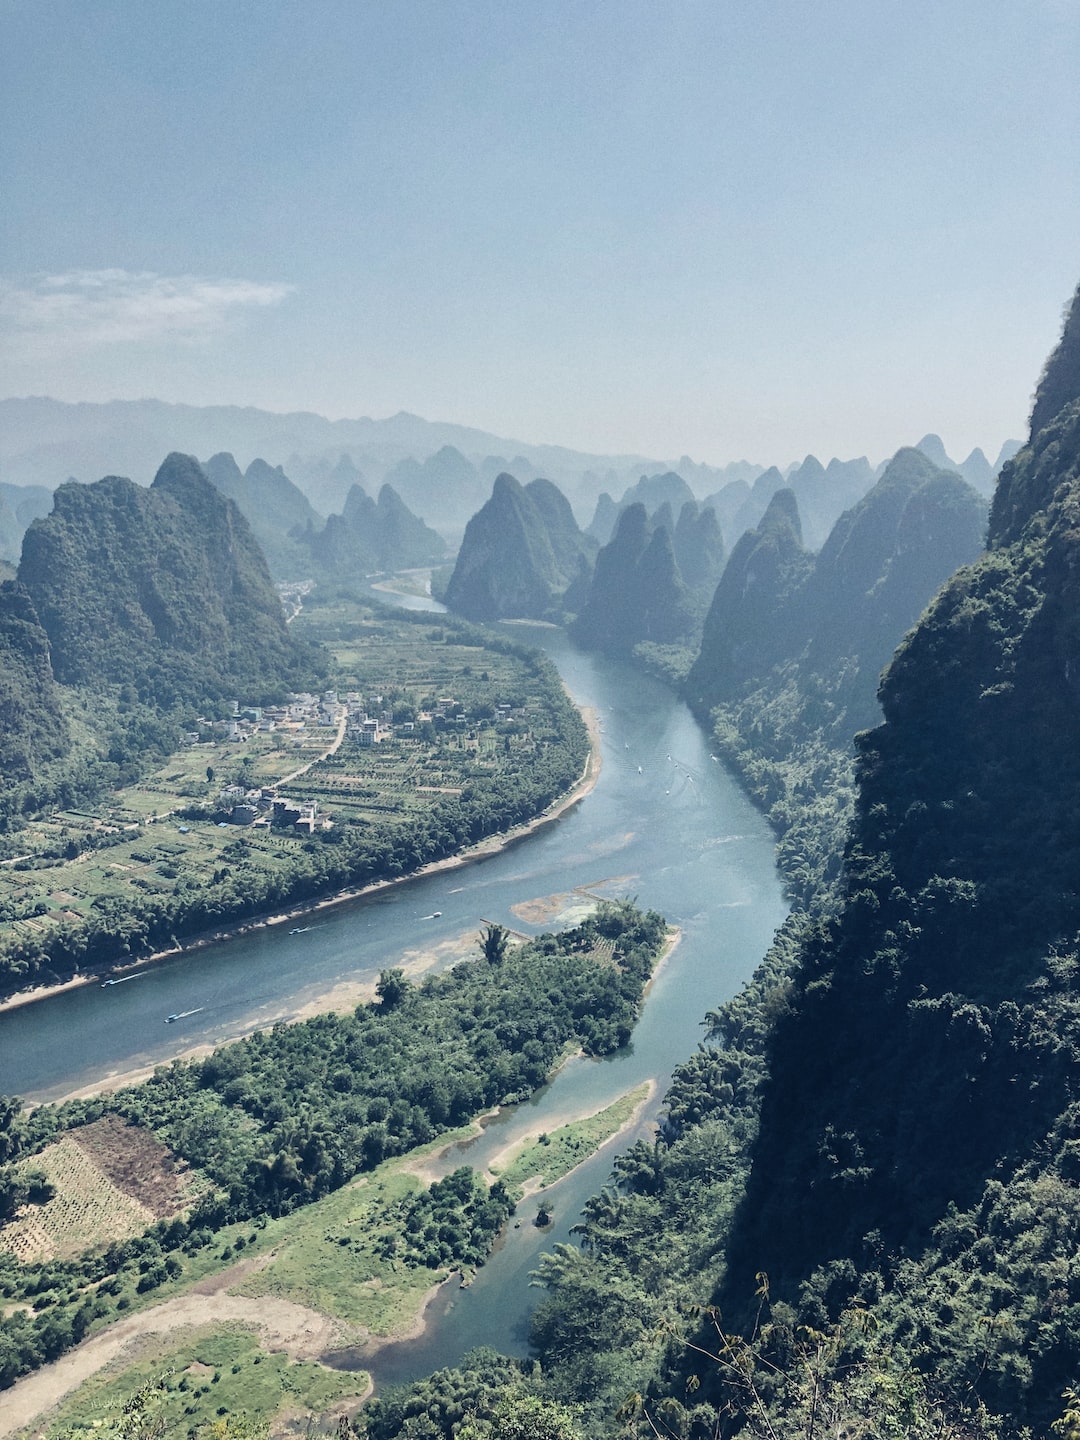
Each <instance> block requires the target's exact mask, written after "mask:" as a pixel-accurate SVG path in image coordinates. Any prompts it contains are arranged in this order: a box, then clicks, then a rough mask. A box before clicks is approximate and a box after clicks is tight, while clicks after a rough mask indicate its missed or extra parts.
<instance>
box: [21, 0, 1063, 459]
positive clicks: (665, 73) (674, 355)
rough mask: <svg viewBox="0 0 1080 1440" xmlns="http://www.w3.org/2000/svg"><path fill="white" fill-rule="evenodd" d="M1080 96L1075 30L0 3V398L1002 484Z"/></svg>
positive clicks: (732, 17)
mask: <svg viewBox="0 0 1080 1440" xmlns="http://www.w3.org/2000/svg"><path fill="white" fill-rule="evenodd" d="M1078 77H1080V0H1009V3H1005V0H932V3H924V0H902V3H899V0H896V3H894V0H817V3H815V0H798V3H795V0H712V3H696V0H686V3H679V0H666V3H660V0H653V3H640V0H605V3H598V0H552V3H543V0H534V3H531V4H528V5H525V4H514V3H512V0H495V3H472V0H470V3H457V0H432V3H395V0H370V3H368V0H340V3H332V0H290V3H280V0H257V3H256V0H252V3H245V0H209V3H207V0H182V3H181V0H163V3H147V0H116V3H107V0H0V272H2V273H0V395H27V394H51V395H55V396H58V397H60V398H62V399H69V400H78V399H87V400H103V399H110V398H114V397H120V398H134V397H138V396H145V395H155V396H159V397H161V398H163V399H167V400H184V401H190V402H193V403H199V404H205V403H231V404H251V405H259V406H263V407H266V408H268V409H276V410H289V409H312V410H317V411H319V412H321V413H323V414H327V415H330V416H334V417H337V416H345V415H349V416H354V415H373V416H382V415H388V414H391V413H393V412H395V411H397V410H402V409H405V410H411V411H414V412H416V413H418V414H421V415H424V416H425V417H427V418H429V419H446V420H456V421H460V422H462V423H466V424H474V425H479V426H483V427H485V428H488V429H491V430H494V431H496V432H498V433H501V434H503V435H508V436H512V437H515V438H521V439H523V440H527V441H544V440H548V441H554V442H561V443H565V444H568V445H573V446H575V447H580V448H584V449H591V450H598V451H638V452H641V453H644V454H648V455H653V456H658V457H667V458H677V457H678V456H679V455H680V454H682V453H683V452H688V453H690V454H691V455H693V456H694V458H696V459H706V460H710V461H713V462H722V461H724V460H729V459H735V458H738V457H741V456H744V455H745V456H747V457H748V458H751V459H758V460H761V461H774V460H775V461H784V460H786V459H791V458H794V457H796V456H801V455H802V454H804V453H805V452H807V451H814V452H815V453H817V454H818V455H820V456H822V457H824V458H827V457H828V456H830V455H832V454H839V455H843V456H850V455H855V454H859V453H863V452H866V453H869V454H870V455H871V457H872V458H875V459H877V458H880V457H881V456H883V455H885V454H886V453H889V452H891V451H892V450H893V449H895V448H896V446H897V445H899V444H901V443H904V442H910V441H912V440H915V439H918V437H919V436H920V435H922V434H923V433H924V432H925V431H927V430H937V431H938V432H939V433H940V434H941V435H942V436H943V438H944V440H945V442H946V446H947V448H948V449H949V450H950V452H951V453H953V454H954V455H956V456H957V457H958V458H962V456H963V455H964V454H966V453H967V450H968V449H970V448H971V446H973V445H975V444H981V445H982V446H983V447H984V448H985V449H987V450H988V451H989V452H990V456H991V459H993V455H994V452H995V451H996V448H997V446H998V445H999V444H1000V443H1001V441H1002V440H1004V439H1005V438H1006V437H1007V436H1010V435H1017V436H1019V435H1021V434H1022V433H1023V430H1024V424H1025V420H1026V416H1027V411H1028V406H1029V400H1030V395H1031V392H1032V389H1033V387H1034V383H1035V380H1036V378H1037V375H1038V371H1039V368H1040V366H1041V364H1042V361H1043V359H1044V358H1045V355H1046V353H1047V351H1048V349H1049V348H1050V347H1051V345H1052V344H1053V343H1054V341H1055V340H1056V338H1057V335H1058V332H1059V327H1060V320H1061V312H1062V307H1063V306H1064V304H1065V302H1066V300H1067V299H1068V297H1069V295H1070V294H1071V292H1072V289H1073V287H1074V286H1075V284H1076V282H1077V280H1078V279H1080V98H1078V97H1080V84H1078Z"/></svg>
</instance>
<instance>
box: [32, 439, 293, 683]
mask: <svg viewBox="0 0 1080 1440" xmlns="http://www.w3.org/2000/svg"><path fill="white" fill-rule="evenodd" d="M19 581H20V583H21V584H22V585H23V586H24V587H25V588H26V590H27V592H28V593H29V595H30V598H31V600H32V602H33V605H34V608H35V610H36V612H37V614H38V616H39V618H40V620H41V623H42V625H43V627H44V629H45V631H46V632H47V634H48V636H49V642H50V645H51V649H52V664H53V670H54V673H55V675H56V678H57V679H58V680H60V681H61V682H62V683H63V684H67V685H90V686H94V685H102V684H107V685H108V684H111V685H129V686H131V687H132V688H133V689H134V690H135V691H136V693H138V694H139V695H140V696H141V697H142V698H145V699H152V700H153V701H155V702H156V703H158V704H163V705H170V704H173V703H176V702H177V701H181V700H184V701H189V702H194V703H198V702H200V701H202V700H204V699H208V698H221V697H226V696H230V695H242V696H245V697H248V696H250V697H252V698H255V697H257V696H260V695H263V694H266V693H269V692H273V691H274V690H275V689H276V690H279V691H280V690H281V689H283V688H285V687H287V685H288V684H289V683H290V682H291V681H294V680H295V679H298V678H299V677H300V676H301V674H302V673H304V672H305V670H310V668H311V661H312V657H310V656H302V655H301V653H300V651H299V650H298V648H297V647H296V645H295V644H294V643H293V641H292V640H291V638H290V636H289V634H288V631H287V629H286V626H285V618H284V615H283V613H282V609H281V602H280V600H279V599H278V595H277V592H276V591H275V589H274V587H273V584H272V583H271V580H270V575H269V572H268V570H267V568H266V561H265V559H264V558H263V555H262V552H261V551H260V549H259V547H258V544H257V542H256V541H255V539H254V537H253V536H252V533H251V530H250V528H249V527H248V524H247V522H246V521H245V520H244V518H243V516H242V515H241V514H240V512H239V510H238V509H237V508H236V505H235V504H234V503H233V502H232V501H230V500H228V499H227V498H226V497H225V496H223V495H222V494H221V493H220V492H219V491H218V490H217V489H215V487H214V486H213V485H212V484H211V483H210V481H209V480H208V479H207V477H206V475H205V474H204V473H203V471H202V469H201V467H200V466H199V465H198V463H197V462H196V461H195V460H193V459H191V458H190V457H188V456H183V455H170V456H169V457H168V459H167V460H166V461H165V462H164V464H163V465H162V466H161V468H160V469H159V471H158V473H157V476H156V478H155V480H154V484H153V485H152V486H151V487H150V489H148V490H147V489H143V488H142V487H140V486H138V485H134V484H133V483H132V482H131V481H130V480H125V479H122V478H120V477H118V476H110V477H108V478H106V479H104V480H99V481H98V482H97V483H96V484H94V485H76V484H68V485H62V486H61V487H60V488H59V489H58V490H57V492H56V495H55V497H54V505H53V510H52V513H51V514H50V515H48V516H46V517H45V518H44V519H40V520H36V521H35V522H34V523H33V524H32V525H31V526H30V529H29V530H28V531H27V533H26V537H25V539H24V542H23V554H22V560H21V562H20V565H19Z"/></svg>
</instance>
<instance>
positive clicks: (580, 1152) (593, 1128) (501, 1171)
mask: <svg viewBox="0 0 1080 1440" xmlns="http://www.w3.org/2000/svg"><path fill="white" fill-rule="evenodd" d="M648 1093H649V1087H648V1085H639V1086H638V1087H637V1089H636V1090H629V1091H627V1093H626V1094H625V1095H620V1096H619V1098H618V1099H617V1100H615V1101H614V1102H613V1103H612V1104H611V1105H608V1106H607V1107H606V1108H605V1109H603V1110H598V1111H597V1112H596V1114H595V1115H589V1116H586V1118H585V1119H584V1120H573V1121H571V1122H570V1124H569V1125H561V1126H560V1127H559V1129H558V1130H553V1131H552V1132H551V1133H550V1135H547V1134H545V1135H541V1136H539V1137H538V1138H537V1139H535V1140H530V1141H527V1142H526V1144H525V1145H524V1147H523V1148H522V1149H519V1150H518V1151H517V1152H516V1153H515V1154H514V1155H513V1156H512V1158H511V1159H510V1161H509V1162H508V1163H507V1164H504V1165H502V1166H495V1165H493V1166H492V1167H491V1173H492V1174H493V1175H497V1176H498V1177H499V1179H500V1180H502V1181H503V1182H504V1183H505V1184H506V1185H507V1186H508V1187H509V1189H510V1192H511V1194H512V1195H513V1196H514V1198H515V1200H520V1199H521V1196H522V1194H523V1193H524V1187H525V1185H526V1183H527V1182H529V1181H538V1182H539V1186H540V1188H541V1189H542V1188H543V1187H544V1186H547V1185H553V1184H554V1183H555V1181H556V1180H561V1179H562V1177H563V1176H564V1175H569V1173H570V1171H571V1170H574V1169H576V1168H577V1166H578V1165H580V1164H581V1163H582V1162H583V1161H585V1160H588V1159H589V1157H590V1156H591V1155H595V1154H596V1152H597V1150H599V1149H600V1147H601V1145H603V1144H604V1142H605V1141H606V1140H610V1139H611V1137H612V1135H614V1134H615V1133H616V1131H618V1130H621V1129H622V1127H623V1126H624V1125H625V1124H626V1122H627V1121H628V1120H629V1119H630V1117H631V1115H633V1113H634V1111H635V1110H636V1109H637V1107H638V1106H639V1105H640V1104H641V1102H642V1101H643V1100H644V1099H645V1097H646V1095H647V1094H648Z"/></svg>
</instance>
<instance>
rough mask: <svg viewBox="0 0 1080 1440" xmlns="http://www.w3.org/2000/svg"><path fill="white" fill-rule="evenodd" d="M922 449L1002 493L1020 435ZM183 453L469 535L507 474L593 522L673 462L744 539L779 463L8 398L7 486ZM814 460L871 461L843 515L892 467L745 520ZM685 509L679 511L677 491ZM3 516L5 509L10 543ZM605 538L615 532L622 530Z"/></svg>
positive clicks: (218, 410)
mask: <svg viewBox="0 0 1080 1440" xmlns="http://www.w3.org/2000/svg"><path fill="white" fill-rule="evenodd" d="M917 448H919V449H921V450H923V451H924V453H925V454H927V456H928V457H929V458H930V459H931V460H933V461H934V463H935V464H936V465H938V466H941V467H942V468H946V469H952V470H956V471H957V472H958V473H959V474H961V475H962V476H963V477H964V478H965V479H966V480H967V481H968V482H969V483H970V484H972V485H974V486H975V488H976V489H978V490H980V491H982V492H983V493H984V494H989V491H990V489H991V487H992V481H993V475H994V474H995V473H996V471H997V469H999V468H1000V465H1001V463H1002V461H1003V459H1007V458H1009V457H1010V456H1011V455H1012V454H1015V452H1016V450H1017V449H1018V448H1019V442H1009V443H1008V444H1007V445H1006V446H1005V447H1003V450H1002V455H1001V456H999V458H998V461H997V462H996V464H990V463H989V462H988V461H987V459H986V457H985V456H984V455H983V453H982V451H981V450H975V451H973V452H972V454H971V455H970V456H968V458H967V459H966V460H964V461H961V462H954V461H951V460H949V458H948V457H947V456H946V455H945V454H944V449H943V447H942V445H941V441H940V440H939V439H938V437H937V436H934V435H927V436H925V437H924V438H923V440H921V441H920V442H919V445H918V447H917ZM170 451H180V452H182V453H185V454H194V455H205V456H210V455H216V454H218V453H219V452H224V451H227V452H229V453H231V454H232V455H233V456H235V457H236V460H237V461H238V464H239V467H240V468H241V469H242V468H243V467H246V466H248V465H250V463H251V462H252V461H253V460H255V459H262V460H265V461H266V463H267V464H268V465H269V466H271V467H275V466H282V467H283V468H284V471H285V473H286V474H287V475H288V476H289V477H290V478H291V479H292V480H293V481H294V482H295V483H296V484H297V485H298V486H299V487H300V489H301V490H303V492H304V493H305V495H306V496H307V498H308V500H309V502H310V503H311V505H312V506H313V507H314V509H315V510H316V511H318V512H319V513H320V514H323V515H326V514H329V513H331V512H332V511H340V510H341V508H342V507H343V506H344V503H345V500H346V498H347V496H348V493H349V489H350V488H351V486H352V485H354V484H361V485H364V486H365V488H366V489H367V490H368V491H369V492H370V493H376V492H377V490H378V487H379V486H380V485H381V484H382V483H384V482H388V483H389V484H390V485H392V486H393V488H394V489H395V490H396V491H397V493H398V495H399V496H400V497H401V499H402V500H404V502H405V503H406V505H408V506H409V508H410V509H412V510H413V511H415V512H417V513H419V514H421V515H422V516H423V517H424V519H425V520H426V521H427V522H428V523H429V524H432V525H434V526H435V527H436V528H438V529H439V530H441V531H443V532H444V533H445V534H447V535H448V536H449V537H451V538H453V539H455V540H456V539H457V538H459V537H460V534H461V532H462V530H463V529H464V525H465V522H466V520H467V519H468V517H469V516H470V515H471V514H473V513H474V512H475V510H477V509H478V508H479V506H480V505H482V504H483V503H484V500H485V499H486V497H487V496H488V495H489V494H490V491H491V485H492V482H493V481H494V479H495V478H496V476H498V475H499V474H502V473H504V472H505V473H508V474H511V475H513V476H514V478H515V479H516V480H518V481H520V482H521V483H522V484H525V483H527V482H528V481H530V480H534V479H537V478H538V477H541V476H542V477H543V478H545V479H548V480H551V481H553V482H554V483H555V484H557V485H558V486H559V488H560V489H561V490H562V491H563V493H564V494H565V495H566V496H567V498H568V499H569V501H570V503H571V504H572V505H573V506H574V508H575V510H576V512H577V514H578V516H579V519H582V520H587V519H588V517H589V516H590V515H591V514H592V511H593V509H594V507H595V506H596V503H597V499H598V497H599V496H600V495H601V493H602V492H604V491H606V492H608V494H609V496H611V495H623V493H624V492H625V491H626V490H627V489H629V488H631V487H632V486H634V485H635V484H637V483H638V482H639V481H640V479H641V477H642V476H652V475H656V474H664V473H673V474H676V475H678V476H680V477H681V478H682V480H683V481H684V482H685V483H686V485H687V487H688V489H689V490H690V492H691V493H692V496H693V498H695V499H698V500H707V502H708V503H714V508H716V511H717V518H718V520H719V521H720V524H721V528H722V529H723V530H724V533H725V538H726V539H727V541H728V544H729V545H730V544H731V543H732V539H733V538H735V539H737V538H738V534H741V533H742V531H741V530H738V532H737V533H736V534H735V535H734V537H732V536H731V535H730V533H729V532H730V528H731V525H732V524H733V523H735V522H734V516H732V519H731V521H730V522H729V521H728V520H727V519H726V517H725V513H724V509H723V507H722V506H721V505H720V504H718V503H715V502H716V500H717V497H718V496H719V493H720V492H722V491H724V490H725V489H726V488H728V487H731V486H732V485H737V486H739V487H740V488H739V491H738V492H735V493H732V494H729V495H728V496H727V500H728V501H729V502H730V501H733V500H734V499H735V498H736V494H740V495H741V497H742V499H745V498H746V496H747V495H748V494H749V493H750V491H751V487H752V486H754V485H755V482H756V481H757V480H758V479H759V477H760V476H762V475H763V474H764V473H766V470H767V467H766V466H764V465H758V464H755V463H751V462H750V461H747V460H736V461H733V462H731V463H730V464H728V465H724V466H710V465H705V464H702V463H699V462H695V461H693V460H691V459H690V457H689V456H686V455H684V456H682V457H681V459H680V460H679V461H678V463H677V464H676V465H674V466H672V465H671V464H670V463H669V462H666V461H663V460H658V459H655V458H649V457H647V456H642V455H634V454H624V455H595V454H591V453H588V452H585V451H579V450H573V449H570V448H568V447H566V446H560V445H532V444H527V443H525V442H523V441H519V440H511V439H507V438H506V437H505V436H499V435H493V434H491V433H490V432H488V431H485V430H479V429H476V428H472V427H469V426H466V425H455V424H450V423H446V422H443V421H429V420H424V419H421V418H420V417H419V416H417V415H410V414H407V413H405V412H402V413H400V414H398V415H394V416H391V417H390V418H389V419H386V420H371V419H356V420H327V419H325V418H324V417H323V416H321V415H315V414H311V413H309V412H305V411H297V412H294V413H291V414H285V415H280V414H274V413H272V412H270V411H266V410H257V409H254V408H250V407H247V408H241V407H239V406H194V405H172V404H168V403H166V402H165V401H161V400H116V401H111V402H109V403H107V404H89V403H83V404H68V403H67V402H64V401H59V400H51V399H47V398H28V399H7V400H0V482H3V483H4V484H5V485H6V486H42V487H45V488H46V489H49V490H52V489H55V487H56V486H57V485H59V484H62V483H63V482H64V481H65V480H68V479H76V480H81V481H85V482H90V481H94V480H97V479H99V478H100V477H101V476H102V475H117V474H119V475H126V476H128V477H129V478H131V479H132V480H135V481H136V482H137V483H139V484H143V485H148V484H149V483H150V481H151V480H152V479H153V477H154V475H155V473H156V471H157V468H158V465H159V464H160V461H161V456H162V455H163V454H166V453H169V452H170ZM811 460H813V465H811V467H810V468H811V470H812V471H814V472H815V473H816V472H817V471H824V474H825V479H826V482H827V483H828V485H829V487H830V488H831V487H832V485H833V482H834V481H839V480H840V479H841V475H840V474H839V473H838V472H837V469H836V467H837V466H840V467H848V468H850V469H851V470H852V474H851V475H850V476H848V477H845V478H847V479H854V475H855V472H858V474H859V475H860V476H861V477H862V479H864V480H865V484H863V485H862V488H861V489H859V491H858V493H857V494H854V493H845V494H844V495H843V496H842V497H840V499H839V504H838V505H837V506H834V507H832V508H835V511H836V515H838V514H839V513H840V511H841V510H843V509H844V508H845V507H846V506H848V505H851V504H853V503H854V501H855V500H857V499H858V498H859V495H861V494H863V493H865V491H866V490H867V489H869V487H870V485H871V484H872V483H873V481H874V480H875V479H876V478H877V477H878V476H879V475H880V473H881V470H882V469H883V466H879V467H877V468H876V469H875V468H874V467H872V466H871V465H870V463H869V462H868V461H866V460H865V459H864V458H863V459H860V460H854V461H835V460H834V461H831V462H830V463H829V464H827V465H821V464H819V462H818V461H817V460H815V459H814V457H812V456H811V457H807V459H806V460H804V461H803V462H801V465H789V466H787V467H785V468H784V469H782V470H781V469H778V470H776V472H775V479H776V483H775V485H773V488H772V490H770V491H769V493H768V494H765V495H764V496H763V497H761V496H759V497H758V499H759V500H760V504H759V505H758V504H757V502H755V508H756V513H752V514H750V517H749V518H748V519H747V520H746V521H745V523H744V524H743V525H742V528H743V529H746V528H748V527H750V526H753V525H755V524H757V522H758V520H760V519H761V517H762V515H763V514H764V511H765V506H766V505H767V504H768V502H769V499H770V498H771V495H772V493H773V490H775V489H779V488H780V486H781V485H782V484H784V483H787V484H789V485H794V487H795V489H796V493H797V494H798V489H799V487H798V485H796V484H795V471H797V470H805V469H806V466H807V465H808V464H809V463H810V461H811ZM805 478H806V479H809V476H807V477H805ZM770 483H771V482H770ZM860 483H861V481H860ZM742 487H745V491H744V490H742ZM841 488H843V487H841ZM635 498H642V500H643V503H646V508H647V509H649V510H650V512H651V510H652V509H654V508H655V504H648V502H647V501H646V500H645V497H635ZM684 498H687V497H684ZM799 502H800V509H801V510H802V512H803V522H804V525H805V527H806V530H807V534H806V540H807V543H808V544H810V545H811V546H813V544H814V541H815V539H817V537H816V534H815V533H813V532H814V529H815V521H814V517H813V515H812V507H810V506H808V505H807V503H806V497H804V496H802V495H800V496H799ZM629 503H633V502H632V501H631V502H629ZM656 503H659V502H656ZM680 503H681V502H680ZM672 508H673V510H674V511H675V512H676V513H677V511H678V505H677V504H676V503H674V501H673V502H672ZM736 508H737V507H736ZM836 515H833V517H832V518H833V519H835V518H836ZM2 525H3V516H2V514H0V541H2V540H3V534H2ZM611 528H612V529H613V528H614V519H612V525H611ZM819 528H821V530H822V534H821V539H824V535H825V534H827V533H828V529H829V528H830V526H829V524H826V523H824V521H823V522H822V524H821V526H820V527H819ZM604 538H605V539H607V538H610V532H609V534H608V535H607V536H606V537H604ZM817 543H820V540H818V541H817ZM8 548H9V549H10V547H8Z"/></svg>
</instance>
